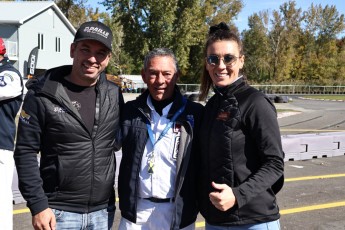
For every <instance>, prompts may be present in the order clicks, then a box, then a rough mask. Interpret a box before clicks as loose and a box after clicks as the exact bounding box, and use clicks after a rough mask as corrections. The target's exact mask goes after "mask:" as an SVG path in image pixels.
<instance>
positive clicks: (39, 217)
mask: <svg viewBox="0 0 345 230" xmlns="http://www.w3.org/2000/svg"><path fill="white" fill-rule="evenodd" d="M55 225H56V220H55V215H54V213H53V211H52V210H51V209H50V208H47V209H45V210H43V211H42V212H40V213H38V214H36V215H35V216H33V217H32V226H33V227H34V229H35V230H55Z"/></svg>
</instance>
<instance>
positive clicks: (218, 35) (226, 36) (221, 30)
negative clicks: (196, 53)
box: [199, 22, 243, 101]
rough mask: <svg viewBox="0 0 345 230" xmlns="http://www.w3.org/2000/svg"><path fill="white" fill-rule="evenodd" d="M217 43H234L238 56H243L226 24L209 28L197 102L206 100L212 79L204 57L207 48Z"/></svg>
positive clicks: (238, 40)
mask: <svg viewBox="0 0 345 230" xmlns="http://www.w3.org/2000/svg"><path fill="white" fill-rule="evenodd" d="M218 41H234V42H236V43H237V44H238V47H239V49H240V56H242V55H243V48H242V42H241V40H240V38H239V36H238V35H237V34H235V33H234V32H232V31H231V30H230V28H229V26H228V25H227V24H225V23H224V22H221V23H219V24H218V25H214V26H211V27H210V29H209V32H208V38H207V41H206V44H205V48H204V57H205V61H204V67H203V73H202V76H201V85H200V96H199V100H200V101H203V100H205V99H206V97H207V94H208V91H209V90H210V88H211V86H212V79H211V77H210V74H209V73H208V71H207V69H206V55H207V48H208V47H209V46H210V45H211V44H213V43H215V42H218Z"/></svg>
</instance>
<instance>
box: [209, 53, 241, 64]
mask: <svg viewBox="0 0 345 230" xmlns="http://www.w3.org/2000/svg"><path fill="white" fill-rule="evenodd" d="M238 58H240V57H236V56H234V55H231V54H225V55H224V57H223V58H220V57H219V56H218V55H215V54H211V55H209V56H208V57H206V61H207V63H208V64H209V65H212V66H216V65H219V64H220V60H223V62H224V65H226V66H232V65H233V64H235V62H236V61H237V59H238Z"/></svg>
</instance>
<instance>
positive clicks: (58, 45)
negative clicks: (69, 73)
mask: <svg viewBox="0 0 345 230" xmlns="http://www.w3.org/2000/svg"><path fill="white" fill-rule="evenodd" d="M55 52H57V53H60V52H61V50H60V38H59V37H56V38H55Z"/></svg>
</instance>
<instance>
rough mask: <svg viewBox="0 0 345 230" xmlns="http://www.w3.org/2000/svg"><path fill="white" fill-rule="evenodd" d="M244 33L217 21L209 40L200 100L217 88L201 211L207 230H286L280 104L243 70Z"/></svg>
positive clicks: (204, 135)
mask: <svg viewBox="0 0 345 230" xmlns="http://www.w3.org/2000/svg"><path fill="white" fill-rule="evenodd" d="M243 65H244V55H243V49H242V44H241V41H240V39H239V37H238V36H237V35H236V34H234V33H232V32H231V31H230V29H229V27H228V26H227V25H226V24H225V23H220V24H218V25H216V26H212V27H211V28H210V31H209V35H208V39H207V42H206V45H205V65H204V72H203V76H202V80H201V89H200V90H201V94H200V99H202V100H204V99H205V98H206V97H207V95H208V92H209V89H210V88H211V87H213V89H214V92H215V94H214V95H213V96H212V97H211V98H210V99H209V100H208V102H207V104H206V107H205V114H204V118H203V122H202V125H201V132H200V143H201V146H200V147H201V148H200V149H201V156H200V164H199V165H200V173H199V175H200V178H199V179H200V180H199V185H200V188H199V204H200V212H201V214H202V215H203V217H204V218H205V220H206V230H215V229H217V230H222V229H227V230H230V229H231V230H232V229H236V230H238V229H255V230H261V229H270V230H272V229H274V230H276V229H280V225H279V218H280V214H279V208H278V205H277V201H276V196H275V194H276V193H277V192H278V191H279V190H280V189H281V188H282V186H283V181H284V179H283V173H284V153H283V150H282V145H281V137H280V131H279V126H278V122H277V116H276V109H275V107H274V105H273V104H272V103H271V101H270V100H269V98H268V97H267V96H265V95H264V94H263V93H261V92H260V91H258V90H256V89H254V88H253V87H251V86H249V85H248V84H247V83H246V81H245V79H244V77H243V76H242V75H241V74H240V72H241V70H242V68H243Z"/></svg>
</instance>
